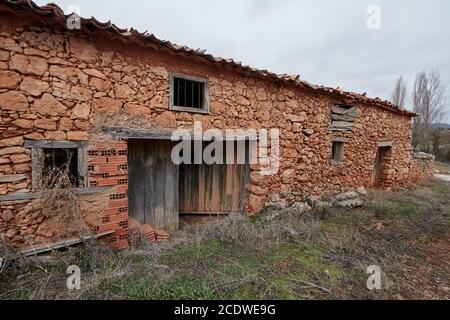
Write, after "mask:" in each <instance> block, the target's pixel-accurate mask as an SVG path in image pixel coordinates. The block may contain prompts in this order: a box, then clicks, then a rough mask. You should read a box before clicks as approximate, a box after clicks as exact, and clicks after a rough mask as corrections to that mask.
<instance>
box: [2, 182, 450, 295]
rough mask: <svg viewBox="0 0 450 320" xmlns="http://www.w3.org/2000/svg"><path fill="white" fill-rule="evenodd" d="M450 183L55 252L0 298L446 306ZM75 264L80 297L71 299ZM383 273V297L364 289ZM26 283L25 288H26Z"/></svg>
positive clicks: (7, 275) (12, 277)
mask: <svg viewBox="0 0 450 320" xmlns="http://www.w3.org/2000/svg"><path fill="white" fill-rule="evenodd" d="M449 194H450V185H449V184H445V183H444V182H438V181H432V182H430V183H429V184H427V185H424V186H421V187H418V188H412V189H405V190H401V191H399V192H394V193H381V192H374V193H371V194H370V195H369V196H368V198H367V202H366V203H367V205H366V207H364V208H359V209H354V210H349V211H344V210H341V209H336V208H330V209H328V210H324V211H321V212H320V214H319V213H317V212H307V213H306V212H303V211H302V210H299V209H286V210H280V211H276V212H274V211H271V212H265V213H263V214H261V215H260V216H258V217H254V218H248V217H243V216H240V215H233V216H229V217H226V218H224V219H223V220H218V221H215V222H212V223H209V224H206V225H202V226H197V227H189V228H187V229H184V230H182V231H179V232H177V233H175V234H174V237H173V239H172V240H171V241H170V242H167V243H163V244H161V245H151V244H149V243H147V242H145V241H144V240H142V239H139V238H137V239H136V241H135V246H134V247H133V248H131V249H129V250H127V251H123V252H111V251H108V250H106V249H101V248H100V247H98V246H96V245H95V244H93V245H89V246H85V247H84V248H79V249H74V250H69V251H68V252H65V253H61V254H58V255H57V256H58V257H59V258H58V260H57V261H58V262H57V263H55V264H53V265H51V266H50V267H46V269H45V271H44V270H43V269H40V268H36V267H35V266H31V267H30V266H29V267H26V268H20V269H18V268H14V267H11V266H10V267H9V269H7V270H4V271H3V273H2V274H0V277H2V279H0V298H28V299H30V298H31V299H40V298H56V299H67V298H69V299H80V298H81V299H91V298H100V299H403V298H413V299H439V298H441V299H444V298H450V289H449V287H450V284H449V283H448V281H449V280H448V276H447V275H448V272H449V271H450V266H449V264H448V262H446V261H449V260H450V256H449V247H450V244H449V238H448V234H449V233H448V231H449V223H450V218H449V214H450V197H449ZM70 264H77V265H79V266H80V267H81V268H82V270H83V274H82V279H83V285H82V290H81V291H77V292H72V293H68V291H67V289H65V279H66V278H67V275H66V274H65V270H66V268H67V266H68V265H70ZM370 265H379V266H380V267H381V268H382V270H383V272H384V274H383V290H381V291H369V290H367V288H366V280H367V275H366V273H365V271H366V269H367V267H368V266H370ZM25 279H26V280H25Z"/></svg>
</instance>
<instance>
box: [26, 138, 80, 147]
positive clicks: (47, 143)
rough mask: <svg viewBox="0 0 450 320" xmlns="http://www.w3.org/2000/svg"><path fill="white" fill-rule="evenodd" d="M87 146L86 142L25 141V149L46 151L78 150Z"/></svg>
mask: <svg viewBox="0 0 450 320" xmlns="http://www.w3.org/2000/svg"><path fill="white" fill-rule="evenodd" d="M85 146H87V142H86V141H82V142H74V141H47V140H26V141H25V148H46V149H78V148H82V147H85Z"/></svg>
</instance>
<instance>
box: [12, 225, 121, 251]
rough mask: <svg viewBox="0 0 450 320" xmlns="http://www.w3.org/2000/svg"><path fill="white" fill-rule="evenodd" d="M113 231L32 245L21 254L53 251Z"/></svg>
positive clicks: (103, 235)
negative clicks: (47, 243)
mask: <svg viewBox="0 0 450 320" xmlns="http://www.w3.org/2000/svg"><path fill="white" fill-rule="evenodd" d="M113 233H114V231H108V232H103V233H100V234H96V235H93V236H85V237H82V238H73V239H67V240H63V241H59V242H56V243H53V244H50V245H43V246H38V247H31V248H28V249H25V250H22V251H21V252H20V254H21V255H23V256H25V257H29V256H34V255H38V254H42V253H46V252H51V251H54V250H58V249H63V248H67V247H71V246H74V245H77V244H80V243H83V242H85V241H88V240H92V239H99V238H102V237H105V236H108V235H111V234H113Z"/></svg>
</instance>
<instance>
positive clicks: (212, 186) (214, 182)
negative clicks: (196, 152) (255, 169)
mask: <svg viewBox="0 0 450 320" xmlns="http://www.w3.org/2000/svg"><path fill="white" fill-rule="evenodd" d="M247 148H248V146H247ZM247 150H248V149H247ZM235 156H236V158H235V160H236V162H237V158H238V157H239V156H238V155H237V154H236V155H235ZM224 160H225V159H224ZM224 162H225V161H224ZM245 162H246V163H245V164H214V165H207V164H201V165H194V164H192V165H181V166H180V213H182V214H230V213H239V212H243V210H244V205H245V195H246V188H247V182H248V178H249V172H250V165H249V158H248V153H247V154H246V155H245Z"/></svg>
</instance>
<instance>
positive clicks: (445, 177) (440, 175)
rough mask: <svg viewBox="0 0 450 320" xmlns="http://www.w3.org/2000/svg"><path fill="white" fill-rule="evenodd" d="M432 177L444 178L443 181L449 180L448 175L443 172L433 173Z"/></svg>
mask: <svg viewBox="0 0 450 320" xmlns="http://www.w3.org/2000/svg"><path fill="white" fill-rule="evenodd" d="M434 177H435V178H437V179H440V180H444V181H448V182H450V176H447V175H444V174H435V175H434Z"/></svg>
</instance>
